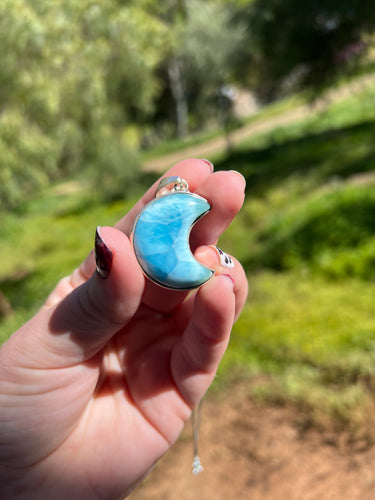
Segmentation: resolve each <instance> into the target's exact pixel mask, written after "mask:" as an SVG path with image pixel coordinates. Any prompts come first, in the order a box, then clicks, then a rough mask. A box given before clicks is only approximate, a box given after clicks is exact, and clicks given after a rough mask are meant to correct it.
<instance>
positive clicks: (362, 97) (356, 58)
mask: <svg viewBox="0 0 375 500" xmlns="http://www.w3.org/2000/svg"><path fill="white" fill-rule="evenodd" d="M0 47H1V50H0V253H1V262H2V265H1V268H0V340H1V341H4V340H5V339H6V338H7V336H8V335H9V334H10V333H11V332H12V331H14V329H15V328H17V327H18V326H19V325H20V324H22V322H24V321H25V320H26V319H27V318H29V317H30V316H31V314H32V313H33V312H35V311H36V310H37V309H38V308H39V307H40V305H41V304H42V302H43V300H44V298H45V297H46V295H47V294H48V293H49V291H50V290H51V288H52V287H53V286H54V285H55V283H56V281H57V280H58V279H59V278H61V277H62V276H64V275H66V274H68V273H69V272H70V271H71V270H72V269H73V268H74V267H75V266H77V265H78V264H79V262H80V261H81V260H82V259H83V258H84V257H85V255H86V254H87V252H88V251H89V250H90V249H91V246H92V242H93V237H94V232H95V228H96V225H97V224H101V225H105V224H113V223H114V222H115V221H116V220H117V219H118V218H119V217H121V216H122V215H123V214H124V212H126V211H127V210H128V209H129V207H131V206H132V204H133V203H134V201H135V200H136V199H137V198H138V196H139V195H140V194H141V193H142V191H143V190H144V189H145V187H147V186H148V185H149V184H150V183H151V182H152V181H154V180H155V179H156V178H157V176H159V175H160V173H161V172H163V171H164V170H166V169H167V168H168V167H170V166H171V165H172V164H173V163H175V162H177V161H178V160H180V159H183V158H186V157H206V158H208V159H209V160H211V161H212V162H214V163H215V168H216V170H223V169H236V170H238V171H239V172H241V173H242V174H243V175H244V176H245V178H246V180H247V197H246V202H245V205H244V208H243V210H242V212H241V214H240V215H239V216H238V218H237V219H236V221H235V222H234V223H233V224H232V225H231V227H230V228H229V230H228V231H227V233H226V234H225V235H224V236H223V237H222V240H221V241H220V246H222V247H223V248H224V249H225V250H226V251H228V252H229V253H232V254H233V255H235V256H236V257H238V258H239V259H240V260H241V261H242V262H243V264H244V266H245V269H246V271H247V273H248V277H249V283H250V290H251V293H250V298H249V302H248V304H247V305H246V307H245V310H244V313H243V314H242V316H241V318H240V319H239V321H238V322H237V324H236V325H235V327H234V330H233V334H232V341H231V345H230V347H229V350H228V352H227V355H226V357H225V359H224V361H223V363H222V366H221V368H220V371H219V374H218V377H217V379H216V382H215V385H214V388H213V391H212V393H213V396H212V397H213V399H215V398H219V400H220V397H219V396H218V394H219V393H220V394H225V391H226V390H227V389H228V388H230V390H231V391H234V390H235V388H236V387H241V398H240V400H241V405H242V404H243V401H252V404H254V401H255V402H256V404H257V405H259V404H260V405H265V407H271V406H272V407H275V405H277V406H278V407H280V408H284V409H285V408H286V407H287V408H289V409H290V408H292V409H293V410H292V411H293V412H294V413H293V415H294V416H295V418H296V421H297V422H298V429H299V431H301V432H302V430H303V431H304V432H306V430H309V429H311V428H314V429H318V430H319V432H321V433H323V434H324V433H327V432H328V433H330V436H332V435H335V436H343V435H345V436H346V437H345V439H346V442H347V443H358V442H361V443H362V445H363V446H364V447H365V448H366V447H371V445H372V444H373V443H374V439H375V431H374V428H375V427H374V423H375V422H374V420H375V419H374V416H373V415H374V414H375V413H374V409H375V405H374V395H373V389H374V387H375V314H374V297H373V295H374V279H375V191H374V185H375V139H374V137H375V5H374V2H373V1H371V0H358V1H356V2H353V1H349V0H348V1H345V0H308V1H305V2H301V1H298V0H282V1H281V0H205V1H204V2H203V1H198V0H165V1H163V2H157V1H155V0H137V1H135V0H101V1H100V2H99V1H94V0H81V1H79V2H77V1H76V0H33V2H30V1H28V0H1V2H0ZM221 402H222V401H221ZM212 404H214V403H212ZM236 404H237V403H234V405H236ZM218 405H219V408H220V404H219V403H218ZM241 408H242V407H241ZM262 408H264V406H262ZM241 411H242V412H243V413H242V414H243V415H245V414H246V409H245V410H244V409H243V408H242V410H241ZM214 413H215V412H214ZM244 418H245V417H244ZM228 432H229V431H228ZM249 446H251V445H249ZM252 457H253V458H251V456H250V455H249V458H248V460H250V461H251V460H253V459H254V456H253V455H252ZM142 495H144V496H143V497H140V498H175V497H174V496H173V495H172V496H168V495H167V494H166V493H163V495H164V496H163V495H161V494H160V493H159V496H155V497H152V496H147V493H146V490H142ZM178 498H190V497H188V496H186V497H182V496H179V497H178ZM191 498H193V497H191ZM194 498H198V497H194ZM199 498H206V497H204V496H200V497H199ZM207 498H212V496H209V497H207ZM215 498H224V497H221V496H216V497H215ZM238 498H240V497H238ZM241 498H242V497H241ZM244 498H247V497H244ZM254 498H255V497H254ZM256 498H258V497H256ZM259 498H268V497H266V496H260V497H259ZM269 498H283V497H282V496H280V497H278V496H277V495H273V496H270V497H269ZM289 498H290V494H289ZM292 498H294V497H293V496H292ZM295 498H302V497H301V496H298V497H297V496H296V497H295ZM309 498H310V497H309ZM311 498H313V497H311ZM314 498H315V497H314ZM316 498H318V497H316ZM319 498H324V497H321V496H320V497H319ZM330 498H331V497H330ZM332 498H333V497H332ZM335 498H336V497H335ZM337 498H346V497H345V496H342V495H341V496H340V497H337ZM348 498H349V497H348ZM350 498H357V497H354V496H351V497H350ZM358 498H359V497H358ZM361 498H364V497H361ZM366 498H367V497H366ZM368 498H370V497H368ZM371 498H374V497H371Z"/></svg>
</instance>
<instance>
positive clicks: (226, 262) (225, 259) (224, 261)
mask: <svg viewBox="0 0 375 500" xmlns="http://www.w3.org/2000/svg"><path fill="white" fill-rule="evenodd" d="M208 246H209V247H211V248H213V249H214V250H215V251H216V252H217V254H218V256H219V259H220V265H221V266H222V267H226V268H227V269H232V268H233V267H234V262H233V260H232V259H231V258H230V257H229V255H228V254H227V253H225V252H223V250H222V249H221V248H219V247H215V245H208Z"/></svg>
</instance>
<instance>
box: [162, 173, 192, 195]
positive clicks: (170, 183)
mask: <svg viewBox="0 0 375 500" xmlns="http://www.w3.org/2000/svg"><path fill="white" fill-rule="evenodd" d="M188 191H189V184H188V183H187V181H185V179H181V177H164V179H162V180H161V181H160V183H159V185H158V187H157V189H156V193H155V198H159V196H163V195H166V194H170V193H177V192H183V193H186V192H188Z"/></svg>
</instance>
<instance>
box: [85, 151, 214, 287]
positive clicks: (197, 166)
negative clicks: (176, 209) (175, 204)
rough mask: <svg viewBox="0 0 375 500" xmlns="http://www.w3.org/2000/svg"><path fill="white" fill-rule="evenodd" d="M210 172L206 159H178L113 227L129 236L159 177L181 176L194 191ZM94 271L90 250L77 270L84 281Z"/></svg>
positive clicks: (92, 256) (93, 259)
mask: <svg viewBox="0 0 375 500" xmlns="http://www.w3.org/2000/svg"><path fill="white" fill-rule="evenodd" d="M212 172H213V165H212V163H211V162H209V161H208V160H199V159H188V160H183V161H180V162H179V163H177V164H176V165H174V166H173V167H172V168H170V169H169V170H167V172H166V173H165V174H163V175H162V176H161V177H160V178H159V179H158V180H157V181H156V182H155V183H154V184H153V185H152V186H151V187H150V188H149V189H148V190H147V191H146V192H145V194H144V195H143V196H142V197H141V198H140V199H139V200H138V202H137V203H136V204H135V205H134V206H133V208H132V209H131V210H130V211H129V212H128V213H127V214H126V215H124V217H122V219H120V220H119V221H118V222H117V223H116V225H115V227H116V228H117V229H120V231H122V232H123V233H125V234H126V235H127V236H128V237H129V236H130V233H131V230H132V227H133V223H134V220H135V218H136V216H137V215H138V213H139V212H140V210H142V208H143V207H144V206H145V205H147V203H148V202H149V201H151V200H152V199H153V198H154V196H155V192H156V188H157V186H158V184H159V182H160V179H162V178H163V177H168V176H179V177H182V178H184V179H185V180H186V181H187V182H188V184H189V186H190V187H191V189H192V190H193V191H195V189H196V188H197V186H198V185H199V184H200V183H201V182H202V181H203V180H204V179H205V178H206V177H208V176H209V175H210V174H212ZM94 271H95V256H94V252H93V251H91V252H90V254H89V255H88V256H87V257H86V259H85V260H84V261H83V262H82V264H81V265H80V267H79V270H78V272H79V274H80V276H81V280H84V281H85V280H87V279H89V278H90V276H91V275H92V273H93V272H94Z"/></svg>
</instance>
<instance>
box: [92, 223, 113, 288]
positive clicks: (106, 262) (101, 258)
mask: <svg viewBox="0 0 375 500" xmlns="http://www.w3.org/2000/svg"><path fill="white" fill-rule="evenodd" d="M112 259H113V253H112V250H111V249H110V248H109V246H108V245H107V244H106V243H105V241H104V240H103V238H102V236H101V234H100V226H98V227H97V228H96V234H95V260H96V270H97V272H98V274H99V276H101V277H102V278H108V276H109V273H110V272H111V268H112Z"/></svg>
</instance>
